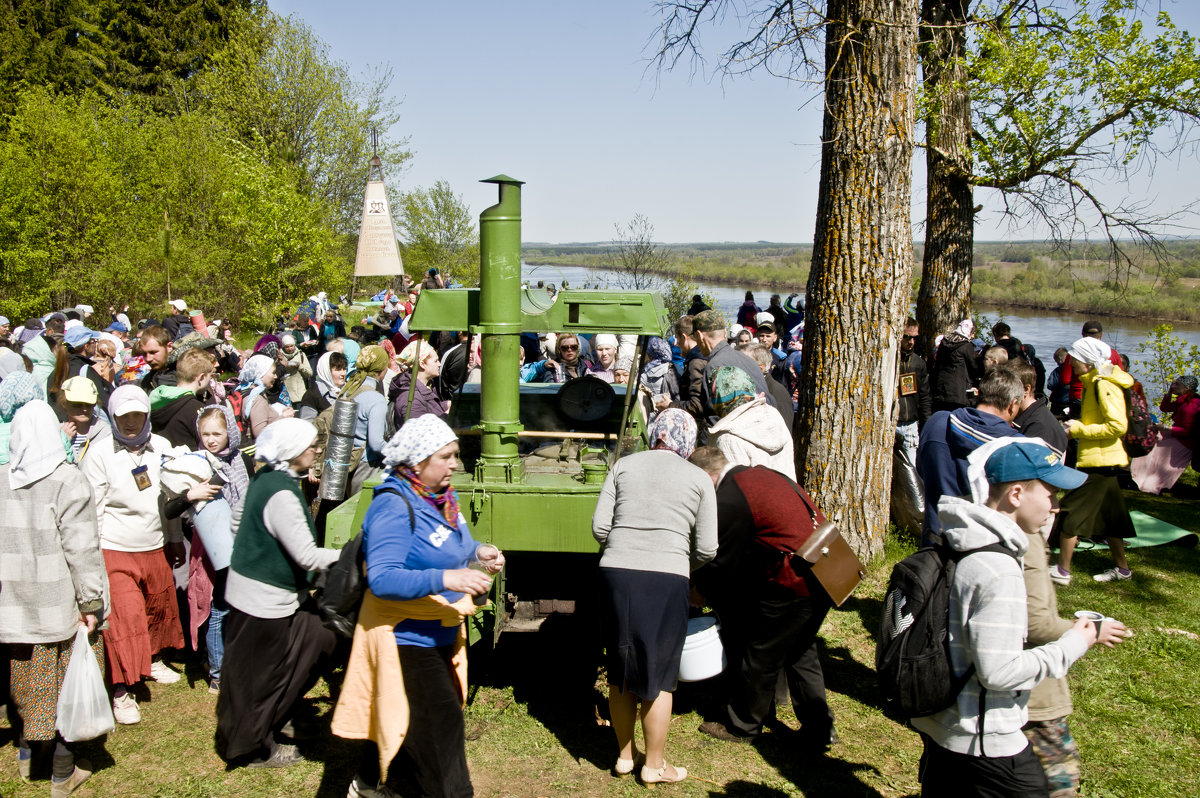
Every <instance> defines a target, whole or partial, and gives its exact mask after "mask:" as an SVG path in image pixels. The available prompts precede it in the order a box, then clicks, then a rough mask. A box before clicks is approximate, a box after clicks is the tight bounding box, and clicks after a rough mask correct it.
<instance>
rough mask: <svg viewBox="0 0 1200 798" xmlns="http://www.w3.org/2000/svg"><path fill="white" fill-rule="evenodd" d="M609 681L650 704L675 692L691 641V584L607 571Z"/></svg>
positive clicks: (670, 576) (619, 570)
mask: <svg viewBox="0 0 1200 798" xmlns="http://www.w3.org/2000/svg"><path fill="white" fill-rule="evenodd" d="M600 579H601V581H602V583H603V585H604V647H605V649H606V655H605V662H606V664H607V667H608V683H609V684H610V685H612V686H613V687H616V688H619V689H620V690H621V691H622V692H625V691H629V692H631V693H633V694H634V695H636V696H637V697H638V698H641V699H642V700H644V701H653V700H654V699H655V698H656V697H657V696H658V694H659V692H661V691H663V690H666V691H668V692H671V691H673V690H674V689H675V686H676V683H677V682H678V678H679V658H680V656H681V655H682V654H683V641H684V638H686V637H687V615H688V580H687V578H686V577H683V576H678V575H676V574H664V573H659V572H657V571H633V570H629V569H625V568H601V569H600Z"/></svg>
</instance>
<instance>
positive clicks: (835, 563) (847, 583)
mask: <svg viewBox="0 0 1200 798" xmlns="http://www.w3.org/2000/svg"><path fill="white" fill-rule="evenodd" d="M792 487H793V489H794V490H795V491H796V494H797V495H798V496H799V497H800V499H801V500H802V501H803V502H804V504H805V505H806V506H807V507H808V511H809V512H810V513H811V514H812V519H813V527H814V528H813V532H812V534H811V535H809V536H808V540H806V541H804V543H803V544H802V545H801V546H800V547H799V548H798V549H797V550H796V555H795V556H797V557H800V558H802V559H803V560H804V561H805V562H807V563H808V564H809V566H810V567H811V568H812V573H813V576H815V577H816V578H817V581H818V582H820V583H821V587H823V588H825V592H826V593H828V594H829V598H830V599H832V600H833V603H834V606H837V607H840V606H842V604H844V603H845V601H846V599H848V598H850V594H851V593H853V592H854V588H856V587H858V583H859V582H861V581H862V580H863V577H864V576H866V575H867V569H866V567H865V566H864V565H863V564H862V560H860V559H858V555H857V554H855V553H854V549H852V548H850V544H849V543H847V542H846V541H845V539H844V538H843V537H842V533H841V531H840V530H839V529H838V527H837V524H835V523H834V522H833V521H830V520H829V519H828V518H825V516H824V514H823V513H821V511H820V510H818V509H817V508H816V506H814V505H813V504H812V502H810V501H809V500H808V497H807V496H806V495H805V493H804V491H802V490H800V487H799V486H798V485H796V484H795V483H793V484H792ZM818 517H820V518H821V521H820V522H819V523H818V521H817V518H818Z"/></svg>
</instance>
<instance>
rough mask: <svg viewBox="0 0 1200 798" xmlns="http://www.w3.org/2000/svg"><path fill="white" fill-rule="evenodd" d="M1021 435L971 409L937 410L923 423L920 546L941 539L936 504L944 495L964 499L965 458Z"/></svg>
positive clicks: (966, 484) (919, 467)
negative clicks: (991, 443) (990, 443)
mask: <svg viewBox="0 0 1200 798" xmlns="http://www.w3.org/2000/svg"><path fill="white" fill-rule="evenodd" d="M1017 435H1021V433H1020V432H1019V431H1017V430H1015V429H1013V427H1012V425H1011V424H1009V423H1008V422H1007V421H1005V420H1004V419H1002V418H1000V417H999V416H994V415H992V414H991V413H985V412H983V411H981V410H977V409H975V408H974V407H960V408H958V409H957V410H939V411H938V412H936V413H934V414H933V415H932V416H930V417H929V420H928V421H926V422H925V428H924V429H923V430H922V431H921V444H920V445H919V446H918V447H917V475H918V476H919V477H920V478H921V480H922V482H924V484H925V528H924V530H923V531H922V534H921V545H923V546H924V545H928V544H930V543H932V542H934V540H935V538H934V536H937V537H939V538H940V537H941V534H942V522H941V520H940V519H939V518H938V502H939V501H940V500H941V498H942V497H943V496H958V497H960V498H961V497H967V498H969V497H970V495H971V484H970V482H968V481H967V455H969V454H970V453H971V452H973V451H975V450H976V449H978V448H979V447H980V446H982V445H983V444H985V443H987V442H988V441H990V440H994V439H995V438H1007V437H1012V436H1017Z"/></svg>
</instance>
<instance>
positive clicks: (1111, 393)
mask: <svg viewBox="0 0 1200 798" xmlns="http://www.w3.org/2000/svg"><path fill="white" fill-rule="evenodd" d="M1079 379H1080V382H1082V383H1083V409H1082V411H1081V412H1080V418H1079V419H1078V420H1072V421H1071V422H1070V428H1069V429H1068V431H1067V434H1068V435H1069V436H1070V437H1072V438H1075V439H1077V440H1078V441H1079V454H1078V456H1077V458H1076V460H1075V465H1076V466H1078V467H1080V468H1097V467H1101V466H1126V465H1129V455H1127V454H1125V447H1124V445H1122V443H1121V438H1122V436H1124V435H1125V433H1126V432H1128V430H1129V421H1128V412H1129V411H1128V410H1127V409H1126V407H1125V394H1124V392H1123V391H1122V389H1123V388H1130V387H1132V386H1133V377H1132V376H1130V375H1129V374H1127V373H1126V372H1124V371H1122V370H1121V368H1120V367H1119V366H1114V365H1112V364H1111V363H1104V364H1102V365H1101V366H1100V367H1099V368H1097V369H1093V370H1091V371H1089V372H1088V373H1087V374H1084V375H1083V376H1082V377H1080V378H1079Z"/></svg>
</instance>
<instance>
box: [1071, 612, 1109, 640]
mask: <svg viewBox="0 0 1200 798" xmlns="http://www.w3.org/2000/svg"><path fill="white" fill-rule="evenodd" d="M1075 617H1076V618H1083V619H1084V620H1088V621H1091V622H1092V623H1094V624H1096V637H1099V636H1100V624H1101V623H1103V622H1104V621H1105V620H1106V619H1105V617H1104V613H1101V612H1095V611H1094V610H1079V611H1078V612H1076V613H1075Z"/></svg>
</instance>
